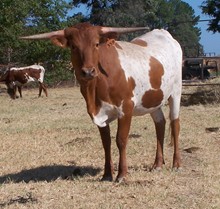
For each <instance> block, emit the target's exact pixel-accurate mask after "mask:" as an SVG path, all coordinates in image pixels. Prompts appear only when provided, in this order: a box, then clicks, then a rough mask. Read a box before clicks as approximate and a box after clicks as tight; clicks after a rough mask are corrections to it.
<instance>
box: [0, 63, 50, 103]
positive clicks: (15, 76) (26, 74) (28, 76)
mask: <svg viewBox="0 0 220 209" xmlns="http://www.w3.org/2000/svg"><path fill="white" fill-rule="evenodd" d="M44 73H45V69H44V67H43V66H41V65H31V66H27V67H20V68H17V67H12V68H9V69H7V70H6V71H5V72H4V73H3V75H2V76H1V77H0V82H5V84H6V86H7V88H8V89H7V92H8V94H9V95H10V97H11V98H12V99H15V98H16V91H17V88H18V92H19V94H20V97H22V92H21V88H22V86H24V85H26V84H28V83H30V82H38V83H39V97H40V96H41V92H42V90H43V91H44V93H45V95H46V96H48V94H47V88H46V85H45V84H44V83H43V80H44Z"/></svg>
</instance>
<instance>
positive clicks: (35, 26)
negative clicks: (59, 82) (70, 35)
mask: <svg viewBox="0 0 220 209" xmlns="http://www.w3.org/2000/svg"><path fill="white" fill-rule="evenodd" d="M71 8H72V6H71V4H70V3H67V1H64V0H40V1H35V0H1V3H0V14H1V15H0V32H1V36H0V64H10V63H15V64H16V66H24V65H30V64H34V63H41V64H43V65H44V66H45V65H46V66H47V65H48V63H56V62H60V61H63V60H65V61H66V60H68V62H69V61H70V52H69V51H68V50H62V49H60V48H58V47H55V46H53V45H52V44H51V43H50V42H49V41H23V40H19V39H18V37H19V36H22V35H31V34H36V33H42V32H48V31H51V30H58V29H61V28H64V27H66V26H67V22H68V15H67V14H68V10H69V9H71ZM54 65H56V64H54ZM60 69H62V67H61V66H58V67H56V68H54V70H55V72H54V73H50V74H54V75H56V79H63V78H65V76H64V75H60V73H65V72H64V71H62V70H60ZM51 70H52V69H50V68H47V72H50V71H51ZM56 79H54V80H56Z"/></svg>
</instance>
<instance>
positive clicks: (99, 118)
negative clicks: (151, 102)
mask: <svg viewBox="0 0 220 209" xmlns="http://www.w3.org/2000/svg"><path fill="white" fill-rule="evenodd" d="M162 105H163V104H162V103H161V104H160V105H158V106H157V107H152V108H145V107H143V106H142V105H141V104H136V105H135V106H134V109H133V113H132V115H133V116H141V115H145V114H148V113H152V112H154V111H155V110H156V109H158V108H160V107H161V106H162ZM123 116H124V112H123V110H122V106H120V107H117V106H115V105H112V104H109V103H106V102H102V106H101V108H100V110H99V112H98V113H97V114H96V115H92V120H93V122H94V123H95V124H96V125H97V126H99V127H105V126H106V125H108V124H109V123H110V122H112V121H113V120H115V119H118V118H121V117H123Z"/></svg>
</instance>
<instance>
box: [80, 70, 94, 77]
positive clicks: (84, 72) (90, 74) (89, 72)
mask: <svg viewBox="0 0 220 209" xmlns="http://www.w3.org/2000/svg"><path fill="white" fill-rule="evenodd" d="M82 75H83V77H84V78H94V77H95V76H96V70H95V67H91V68H86V67H83V68H82Z"/></svg>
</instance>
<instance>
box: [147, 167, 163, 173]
mask: <svg viewBox="0 0 220 209" xmlns="http://www.w3.org/2000/svg"><path fill="white" fill-rule="evenodd" d="M161 170H162V167H153V168H152V169H151V170H150V171H151V172H160V171H161Z"/></svg>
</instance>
